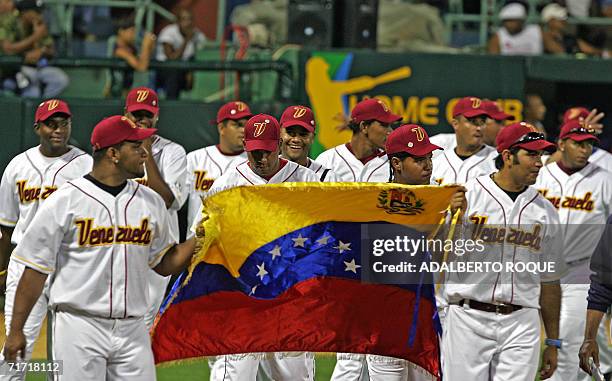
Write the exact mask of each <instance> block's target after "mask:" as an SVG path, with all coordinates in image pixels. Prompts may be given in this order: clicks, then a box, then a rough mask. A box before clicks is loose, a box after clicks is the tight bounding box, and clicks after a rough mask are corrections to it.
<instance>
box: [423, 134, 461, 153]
mask: <svg viewBox="0 0 612 381" xmlns="http://www.w3.org/2000/svg"><path fill="white" fill-rule="evenodd" d="M429 141H430V142H431V143H432V144H435V145H437V146H438V147H440V148H442V150H443V151H442V150H435V151H433V152H432V154H433V157H436V156H439V155H440V154H442V152H444V151H446V150H451V149H453V148H455V147H457V137H456V136H455V133H454V132H449V133H442V134H437V135H434V136H431V137H429Z"/></svg>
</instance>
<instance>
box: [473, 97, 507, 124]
mask: <svg viewBox="0 0 612 381" xmlns="http://www.w3.org/2000/svg"><path fill="white" fill-rule="evenodd" d="M481 108H482V109H483V110H484V111H485V112H486V113H487V115H488V116H489V117H490V118H492V119H495V120H497V121H502V120H508V119H512V115H510V114H506V113H505V112H503V111H502V109H501V108H500V107H499V106H498V105H497V103H495V102H493V101H482V106H481Z"/></svg>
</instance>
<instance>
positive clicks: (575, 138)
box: [561, 133, 599, 143]
mask: <svg viewBox="0 0 612 381" xmlns="http://www.w3.org/2000/svg"><path fill="white" fill-rule="evenodd" d="M561 139H572V140H573V141H575V142H583V141H585V140H595V141H596V142H598V143H599V138H598V137H597V136H595V135H591V134H576V133H571V134H567V135H565V136H564V137H562V138H561Z"/></svg>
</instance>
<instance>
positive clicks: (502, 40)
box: [488, 3, 543, 55]
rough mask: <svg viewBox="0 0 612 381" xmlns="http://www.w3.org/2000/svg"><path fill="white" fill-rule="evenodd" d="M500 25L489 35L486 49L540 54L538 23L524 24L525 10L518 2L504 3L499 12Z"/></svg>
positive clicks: (494, 52)
mask: <svg viewBox="0 0 612 381" xmlns="http://www.w3.org/2000/svg"><path fill="white" fill-rule="evenodd" d="M499 18H500V19H501V21H502V27H501V28H499V30H498V31H497V32H496V33H495V34H494V35H493V36H491V39H490V40H489V44H488V51H489V53H492V54H503V55H537V54H542V51H543V43H542V29H541V28H540V26H539V25H525V20H526V19H527V10H526V9H525V6H524V5H523V4H520V3H510V4H507V5H505V6H504V7H503V8H502V9H501V11H500V12H499Z"/></svg>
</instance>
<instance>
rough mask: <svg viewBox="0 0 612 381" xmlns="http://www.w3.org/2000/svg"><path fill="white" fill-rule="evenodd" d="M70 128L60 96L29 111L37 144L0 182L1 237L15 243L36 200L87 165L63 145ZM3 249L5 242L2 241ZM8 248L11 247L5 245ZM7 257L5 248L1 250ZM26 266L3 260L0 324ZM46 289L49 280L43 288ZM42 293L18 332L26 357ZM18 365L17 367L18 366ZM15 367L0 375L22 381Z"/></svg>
mask: <svg viewBox="0 0 612 381" xmlns="http://www.w3.org/2000/svg"><path fill="white" fill-rule="evenodd" d="M71 129H72V119H71V113H70V109H69V107H68V105H67V104H66V103H65V102H63V101H61V100H59V99H50V100H47V101H44V102H42V103H41V104H40V105H39V106H38V108H37V109H36V113H35V116H34V131H35V132H36V134H37V135H38V136H39V138H40V144H39V145H38V146H37V147H33V148H30V149H28V150H27V151H25V152H23V153H21V154H19V155H17V156H16V157H15V158H14V159H13V160H11V162H10V163H9V164H8V166H7V167H6V169H5V171H4V174H3V176H2V182H1V183H0V205H2V207H1V208H0V224H1V225H0V228H1V230H2V232H3V234H2V235H3V238H2V239H3V240H7V241H9V242H11V241H12V243H13V244H14V245H18V244H19V243H20V242H21V241H22V240H23V236H24V232H25V230H26V229H27V228H28V227H29V226H30V225H31V224H32V220H33V218H34V216H35V215H36V213H37V212H38V210H39V208H40V207H41V205H42V204H43V203H44V202H46V201H45V200H47V198H48V197H49V196H51V194H53V193H54V192H55V191H56V190H57V188H58V187H60V186H61V185H63V184H64V183H65V182H67V181H69V180H72V179H75V178H78V177H81V176H83V175H84V174H86V173H87V172H89V171H90V170H91V166H92V164H93V162H92V159H91V156H89V155H88V154H86V153H85V152H83V151H82V150H80V149H78V148H76V147H73V146H70V145H68V141H69V139H70V132H71ZM3 247H5V248H7V246H3ZM8 248H10V247H8ZM0 254H1V255H2V258H3V259H5V260H9V256H10V254H11V253H10V251H8V250H6V251H4V250H3V251H2V252H1V253H0ZM24 269H25V266H24V265H23V264H21V263H20V262H18V261H15V260H14V259H13V258H12V257H11V259H10V261H9V264H8V274H7V283H6V299H5V303H4V316H5V328H6V331H5V332H8V331H9V327H10V325H11V321H12V318H13V311H14V304H13V301H14V298H15V291H16V290H17V282H18V281H19V278H20V277H21V275H22V274H23V271H24ZM47 289H48V284H47V285H46V286H45V290H47ZM46 295H47V292H45V293H43V295H41V296H40V298H38V300H37V301H36V303H35V304H34V306H33V309H32V313H31V314H30V317H29V318H28V320H27V321H26V322H25V325H24V327H23V332H24V335H25V338H26V347H25V353H24V354H23V359H24V360H25V361H28V360H30V358H31V356H32V350H33V348H34V342H35V341H36V338H37V337H38V334H39V332H40V328H41V326H42V323H43V320H44V318H45V316H46V315H47V304H48V303H47V302H48V300H47V296H46ZM21 369H22V368H21ZM22 370H23V371H22V372H18V371H17V369H16V368H12V369H9V367H8V366H6V364H4V363H3V365H2V369H0V380H24V379H25V370H24V369H22Z"/></svg>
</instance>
